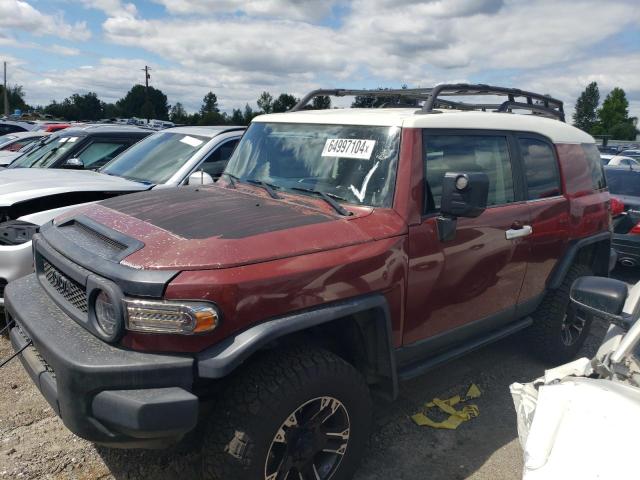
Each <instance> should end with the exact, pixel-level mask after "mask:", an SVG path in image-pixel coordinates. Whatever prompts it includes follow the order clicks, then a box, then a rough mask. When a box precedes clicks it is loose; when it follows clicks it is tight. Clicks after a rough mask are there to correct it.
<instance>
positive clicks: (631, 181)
mask: <svg viewBox="0 0 640 480" xmlns="http://www.w3.org/2000/svg"><path fill="white" fill-rule="evenodd" d="M605 173H606V176H607V184H608V185H609V192H611V193H613V194H614V195H629V196H632V197H640V172H638V171H635V170H629V169H627V168H620V169H616V168H607V169H605Z"/></svg>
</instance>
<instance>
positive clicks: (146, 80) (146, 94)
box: [142, 65, 151, 123]
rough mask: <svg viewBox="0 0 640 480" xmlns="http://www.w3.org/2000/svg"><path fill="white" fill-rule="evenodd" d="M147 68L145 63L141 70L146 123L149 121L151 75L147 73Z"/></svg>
mask: <svg viewBox="0 0 640 480" xmlns="http://www.w3.org/2000/svg"><path fill="white" fill-rule="evenodd" d="M149 70H151V69H150V68H149V67H148V66H147V65H145V66H144V68H143V69H142V71H143V72H144V104H145V107H146V108H145V110H146V112H145V113H146V114H147V123H149V111H150V110H151V108H150V107H151V102H150V101H149V79H150V78H151V75H150V74H149Z"/></svg>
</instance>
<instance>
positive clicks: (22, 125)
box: [0, 120, 37, 135]
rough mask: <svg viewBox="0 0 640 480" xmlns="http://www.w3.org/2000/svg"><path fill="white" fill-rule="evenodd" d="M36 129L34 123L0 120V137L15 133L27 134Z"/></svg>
mask: <svg viewBox="0 0 640 480" xmlns="http://www.w3.org/2000/svg"><path fill="white" fill-rule="evenodd" d="M36 127H37V124H36V123H35V122H28V121H16V120H0V135H6V134H7V133H15V132H28V131H30V130H34V129H35V128H36Z"/></svg>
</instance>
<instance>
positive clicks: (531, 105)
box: [289, 83, 565, 122]
mask: <svg viewBox="0 0 640 480" xmlns="http://www.w3.org/2000/svg"><path fill="white" fill-rule="evenodd" d="M477 95H494V96H505V97H507V100H506V101H504V102H502V103H469V102H464V101H454V100H445V99H444V98H440V97H441V96H443V97H461V96H477ZM320 96H332V97H351V96H354V97H355V96H360V97H372V98H395V99H397V100H398V101H399V100H400V99H403V100H407V99H408V100H418V101H422V102H424V103H423V104H422V107H421V109H420V113H440V112H438V110H436V109H457V110H482V111H495V112H512V111H513V110H529V111H530V112H532V113H533V114H535V115H543V116H545V117H550V118H555V119H558V120H561V121H563V122H564V121H565V118H564V104H563V103H562V101H561V100H558V99H556V98H553V97H550V96H548V95H543V94H541V93H535V92H528V91H526V90H520V89H518V88H507V87H496V86H492V85H484V84H470V83H451V84H450V83H445V84H441V85H436V86H435V87H433V88H403V89H389V90H380V89H370V90H357V89H352V90H350V89H344V88H334V89H319V90H314V91H312V92H309V93H308V94H307V95H305V96H304V97H303V98H302V99H301V100H300V101H299V102H298V103H297V104H296V105H295V106H294V107H293V108H292V109H291V110H289V111H290V112H296V111H300V110H303V109H304V108H305V107H306V106H307V105H308V104H309V102H311V100H313V99H314V98H315V97H320ZM385 106H388V105H386V104H385Z"/></svg>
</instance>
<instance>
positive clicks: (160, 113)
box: [116, 85, 169, 120]
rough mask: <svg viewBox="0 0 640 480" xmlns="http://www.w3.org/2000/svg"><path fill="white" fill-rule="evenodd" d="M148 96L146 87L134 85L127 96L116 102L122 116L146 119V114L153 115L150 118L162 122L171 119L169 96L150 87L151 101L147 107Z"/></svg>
mask: <svg viewBox="0 0 640 480" xmlns="http://www.w3.org/2000/svg"><path fill="white" fill-rule="evenodd" d="M145 103H147V95H146V92H145V86H144V85H134V86H133V87H131V90H129V91H128V92H127V94H126V95H125V96H124V97H123V98H121V99H120V100H118V101H117V102H116V105H117V107H118V109H119V110H120V112H121V115H122V116H124V117H140V118H146V115H145V114H146V113H150V112H151V113H153V114H154V115H153V116H151V117H149V118H158V119H160V120H168V119H169V104H168V103H167V96H166V95H165V94H164V93H162V91H161V90H158V89H157V88H153V87H149V101H148V103H147V105H145Z"/></svg>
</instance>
